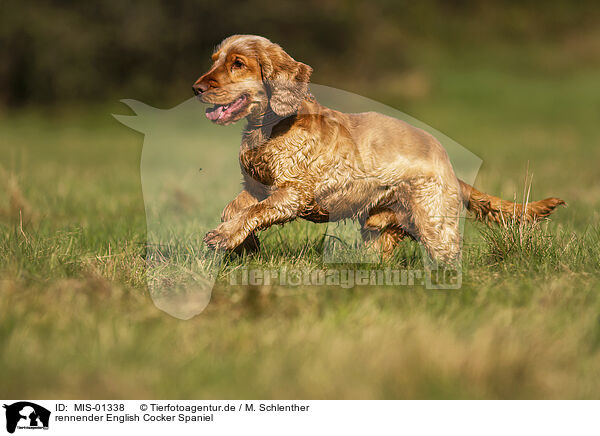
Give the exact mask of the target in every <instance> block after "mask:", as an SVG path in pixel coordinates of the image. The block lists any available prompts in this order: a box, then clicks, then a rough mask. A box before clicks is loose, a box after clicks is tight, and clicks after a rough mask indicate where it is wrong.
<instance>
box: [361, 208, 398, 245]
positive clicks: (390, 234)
mask: <svg viewBox="0 0 600 436" xmlns="http://www.w3.org/2000/svg"><path fill="white" fill-rule="evenodd" d="M361 235H362V238H363V241H364V242H365V244H366V245H367V246H368V247H369V248H370V249H373V250H376V251H378V252H381V253H382V254H383V256H384V257H390V256H391V255H392V253H393V252H394V249H395V248H396V247H397V246H398V243H399V242H400V241H401V240H402V239H404V237H405V236H407V233H406V232H405V231H404V230H403V229H402V227H400V222H399V219H398V215H397V212H394V211H393V210H392V209H390V208H373V209H372V210H371V211H369V215H368V217H367V218H366V219H365V220H361Z"/></svg>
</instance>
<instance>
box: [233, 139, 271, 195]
mask: <svg viewBox="0 0 600 436" xmlns="http://www.w3.org/2000/svg"><path fill="white" fill-rule="evenodd" d="M272 158H273V156H272V153H270V152H269V150H265V149H263V148H259V147H256V148H242V150H241V151H240V166H241V169H242V172H244V173H245V174H246V175H247V176H249V177H250V178H251V179H252V180H254V181H256V182H259V183H261V184H263V185H266V186H272V185H274V182H275V180H274V177H273V171H272V168H271V167H272V162H270V159H272Z"/></svg>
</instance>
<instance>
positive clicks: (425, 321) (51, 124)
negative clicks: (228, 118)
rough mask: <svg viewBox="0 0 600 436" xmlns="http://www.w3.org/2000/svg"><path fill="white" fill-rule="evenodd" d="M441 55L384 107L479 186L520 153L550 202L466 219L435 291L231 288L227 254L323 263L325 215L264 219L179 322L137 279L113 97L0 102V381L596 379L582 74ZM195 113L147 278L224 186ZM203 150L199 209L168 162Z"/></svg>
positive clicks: (187, 236) (77, 387)
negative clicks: (254, 251)
mask: <svg viewBox="0 0 600 436" xmlns="http://www.w3.org/2000/svg"><path fill="white" fill-rule="evenodd" d="M458 64H459V63H458V62H457V65H456V66H453V65H452V64H448V66H447V67H446V68H444V69H440V70H435V72H430V73H428V75H427V77H428V79H427V80H430V81H431V84H430V85H431V89H432V91H431V93H430V94H427V95H424V96H421V97H419V98H415V99H413V100H410V101H408V102H406V106H405V107H400V109H403V110H405V111H406V112H408V113H409V114H410V115H413V116H415V117H416V118H418V119H421V120H423V121H424V122H426V123H428V124H430V125H432V126H434V127H436V128H438V129H439V130H440V131H442V132H444V133H446V134H447V135H449V136H450V137H452V138H454V139H455V140H457V141H458V142H459V143H461V144H463V145H464V146H465V147H467V148H468V149H470V150H472V151H473V152H475V153H477V154H478V155H479V156H480V157H481V158H482V159H483V160H484V164H483V167H482V169H481V171H480V173H479V177H478V180H477V183H476V185H477V187H478V188H480V189H482V190H484V191H488V192H492V193H495V194H502V195H503V196H504V197H505V198H507V199H512V198H513V193H514V192H519V193H521V192H523V179H524V175H525V172H526V171H527V166H528V165H529V172H530V173H531V172H533V174H534V178H533V189H532V192H531V198H535V199H537V198H542V197H547V196H551V195H553V196H559V197H562V198H564V199H565V200H566V201H567V202H568V204H569V207H568V208H566V209H561V210H559V211H558V212H557V213H556V215H555V216H554V217H553V220H552V221H551V222H549V223H542V224H540V225H538V226H535V227H533V228H532V227H527V226H526V227H518V226H515V227H510V228H508V229H501V228H494V227H492V228H488V227H486V226H485V225H481V224H475V223H472V222H471V221H468V222H467V224H466V236H465V247H464V260H463V285H462V287H461V289H459V290H446V291H443V290H427V289H425V288H423V287H422V286H401V287H389V286H388V287H386V286H381V287H377V286H356V287H353V288H350V289H345V288H342V287H327V286H320V287H308V286H298V287H283V286H279V285H275V286H231V285H229V280H230V277H231V275H232V274H236V273H238V272H239V271H240V269H241V268H242V267H243V266H255V267H257V268H279V267H281V266H286V267H287V268H289V269H292V268H299V269H304V268H306V269H325V270H328V269H331V268H334V267H335V264H330V263H326V262H324V260H323V256H322V253H321V248H322V245H323V240H324V239H323V234H324V232H325V226H323V225H314V224H310V223H306V222H295V223H292V224H290V225H287V226H285V227H283V228H280V227H277V228H274V229H270V230H268V231H266V232H263V234H262V237H261V239H262V240H263V246H262V250H261V252H260V253H259V254H258V255H257V256H255V257H252V258H246V257H244V258H238V257H235V256H231V257H226V258H225V259H223V261H222V263H220V266H219V269H218V276H217V283H216V286H215V288H214V290H213V292H212V298H211V301H210V303H209V305H208V306H207V308H206V310H205V311H204V312H202V313H201V314H200V315H199V316H197V317H195V318H193V319H191V320H188V321H181V320H178V319H175V318H172V317H170V316H169V315H167V314H165V313H164V312H161V311H159V310H158V309H157V308H156V307H155V306H154V304H153V302H152V299H151V298H150V295H149V292H148V288H147V283H148V281H147V280H148V277H149V274H150V273H151V272H152V271H151V270H152V268H153V267H154V266H153V265H149V264H148V263H147V262H146V255H147V251H146V250H147V242H148V238H150V241H152V240H153V238H158V236H156V235H154V236H153V234H152V232H154V231H157V227H156V226H154V225H153V221H152V219H151V218H149V220H148V221H147V217H146V212H145V208H144V198H143V196H142V188H143V187H142V184H141V183H140V158H141V150H142V141H143V137H142V136H141V135H140V134H139V133H135V132H133V131H132V130H129V129H127V128H126V127H124V126H121V125H119V124H118V123H117V122H116V121H114V120H113V119H112V118H111V117H110V115H109V114H110V112H115V111H120V110H121V109H120V107H117V108H106V107H98V108H83V109H81V110H75V109H73V110H69V111H67V110H65V111H62V112H51V113H48V112H44V111H42V110H39V109H37V110H34V109H31V110H26V111H20V112H4V113H2V114H1V115H2V118H1V119H0V131H1V132H2V142H1V143H0V163H1V164H0V183H1V184H2V185H1V186H2V188H1V189H0V292H1V294H0V295H1V298H0V313H1V314H2V315H1V319H0V353H1V362H2V364H1V373H2V376H1V377H0V392H1V393H2V394H3V396H4V397H7V398H8V397H12V398H16V397H24V398H40V397H43V398H57V397H58V398H109V397H110V398H150V397H160V398H223V397H225V398H255V397H266V398H295V397H301V398H598V397H600V293H599V291H600V279H599V277H598V272H599V269H598V265H599V263H600V226H599V220H598V214H597V212H596V211H597V208H598V206H599V205H600V190H598V187H597V164H596V163H597V162H598V160H599V159H600V147H598V145H600V144H599V140H600V132H599V131H598V129H597V126H596V120H597V110H598V105H597V102H598V101H599V100H598V96H599V95H600V85H598V81H597V74H596V73H593V72H591V71H589V72H586V71H585V70H577V71H574V72H572V71H567V72H565V73H563V74H560V75H557V74H555V75H547V76H543V77H540V76H539V75H529V76H527V75H521V74H517V73H515V72H514V70H513V69H511V68H510V67H506V68H504V69H503V68H501V67H499V66H496V67H495V68H491V67H487V66H484V67H481V68H476V67H474V65H473V63H471V64H470V65H469V66H468V67H461V66H460V65H458ZM432 71H433V70H432ZM509 91H510V92H509ZM198 116H199V117H200V116H201V112H200V111H199V113H198ZM188 121H189V120H188ZM204 126H205V124H201V125H199V126H196V127H193V128H191V127H190V125H189V123H181V125H180V126H179V127H178V129H180V130H179V131H180V132H181V136H182V137H186V138H188V140H194V138H197V135H202V137H203V138H204V139H205V140H206V141H209V143H210V144H211V146H210V147H205V148H203V149H201V150H200V149H198V150H196V149H193V148H192V149H191V150H193V153H192V155H191V156H189V158H188V163H189V164H190V165H191V166H190V168H191V169H189V168H188V170H189V171H188V172H182V173H181V174H180V177H178V178H176V179H174V180H168V181H167V182H165V185H164V186H162V185H161V187H163V188H164V189H167V190H168V192H170V195H167V196H166V197H164V198H162V197H161V198H159V199H157V200H156V201H157V202H160V204H161V206H162V207H164V208H167V209H168V210H171V211H172V215H171V216H170V219H173V220H180V221H179V222H178V224H177V225H178V226H179V227H173V228H177V229H178V232H176V233H174V234H172V235H171V236H169V235H166V236H165V235H162V236H160V238H163V239H161V240H162V241H163V242H165V244H164V245H162V246H160V247H158V251H160V253H161V256H163V257H162V263H160V264H159V266H160V267H162V268H164V269H162V270H160V271H161V275H162V276H164V277H166V278H172V279H178V278H181V277H180V276H178V274H180V273H181V271H186V268H187V270H189V269H190V268H192V269H193V268H194V266H198V263H199V262H198V259H204V256H205V254H206V253H205V250H204V248H203V246H202V244H201V238H202V236H203V232H204V229H205V228H208V227H210V225H214V223H215V222H216V220H217V219H218V213H219V210H220V209H221V208H222V207H223V206H224V205H225V204H226V202H227V201H228V200H229V199H230V197H231V195H232V193H234V192H235V190H236V189H237V187H238V183H239V179H235V178H231V177H221V178H219V177H218V176H219V175H220V174H221V175H222V174H230V173H229V171H235V169H236V167H237V162H236V147H237V144H238V143H239V138H238V137H237V135H238V129H237V128H235V127H233V128H227V129H221V128H217V127H212V126H211V127H204ZM189 129H193V130H192V131H191V132H190V131H189ZM194 153H198V154H194ZM204 153H206V154H204ZM168 155H169V153H167V154H166V157H163V158H164V159H166V158H168ZM206 158H210V159H211V162H215V164H214V165H213V167H210V168H204V167H203V168H202V172H201V173H200V174H207V177H208V179H210V180H213V179H216V184H215V186H213V187H212V188H211V191H210V195H209V196H208V198H210V199H211V202H210V204H209V205H208V206H207V207H205V205H203V204H199V203H198V200H197V199H196V198H195V197H194V195H195V186H194V183H193V178H189V177H188V176H189V174H192V172H193V173H194V174H197V171H198V167H202V166H203V160H206ZM196 159H197V161H196ZM142 170H143V171H142V174H143V175H144V174H147V173H144V171H145V170H147V168H142ZM192 170H193V171H192ZM186 171H187V170H186ZM230 179H231V180H230ZM149 180H151V179H149ZM190 181H191V182H190ZM147 186H148V185H145V186H144V189H146V188H147ZM165 186H166V187H165ZM196 190H197V189H196ZM204 194H206V192H204ZM203 198H204V197H203ZM145 200H146V201H147V202H148V201H149V200H148V198H146V199H145ZM519 200H520V198H519ZM148 205H152V204H151V203H148ZM149 217H151V215H149ZM349 229H350V227H349V224H347V225H342V227H340V228H337V231H341V232H344V231H349ZM147 231H149V232H150V234H149V235H148V234H147ZM158 231H160V228H159V229H158ZM149 249H150V250H152V249H156V247H154V248H153V246H152V245H151V246H150V248H149ZM348 265H349V266H350V267H351V268H357V266H356V265H355V264H352V263H349V264H348ZM421 265H422V261H421V258H420V251H419V248H418V247H417V245H416V244H415V243H414V242H406V243H403V244H402V246H401V247H400V248H399V250H398V251H397V253H396V254H395V256H394V258H393V259H391V260H390V261H386V262H384V263H383V265H377V264H361V265H360V268H366V269H376V268H386V267H390V268H398V269H403V270H404V269H414V268H419V267H421ZM205 266H206V265H205ZM338 266H339V265H338ZM154 273H156V270H154Z"/></svg>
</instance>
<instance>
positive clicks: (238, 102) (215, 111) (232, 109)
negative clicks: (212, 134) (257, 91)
mask: <svg viewBox="0 0 600 436" xmlns="http://www.w3.org/2000/svg"><path fill="white" fill-rule="evenodd" d="M247 103H248V97H247V96H246V95H241V96H240V97H238V98H237V99H235V100H234V101H232V102H231V103H228V104H216V105H214V106H213V107H212V108H208V109H206V118H208V119H209V120H211V121H213V122H215V121H229V120H230V119H232V118H233V117H234V116H235V115H236V114H238V113H239V112H240V111H241V110H242V109H244V108H245V107H246V105H247Z"/></svg>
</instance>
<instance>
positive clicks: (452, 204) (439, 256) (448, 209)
mask: <svg viewBox="0 0 600 436" xmlns="http://www.w3.org/2000/svg"><path fill="white" fill-rule="evenodd" d="M410 202H411V208H410V210H411V215H412V217H411V218H412V221H413V223H414V229H415V235H414V236H415V237H416V239H417V240H418V241H419V242H421V243H422V244H423V245H424V246H425V249H426V251H427V253H428V254H429V255H430V256H431V258H433V259H434V260H436V261H441V262H443V263H445V264H453V263H456V262H458V261H460V257H461V256H460V255H461V247H460V243H461V234H460V221H459V217H460V208H461V197H460V191H459V188H458V184H456V186H454V185H448V184H443V183H441V182H440V181H437V180H428V179H424V180H421V181H419V182H418V183H415V184H414V185H413V189H412V193H411V198H410Z"/></svg>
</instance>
